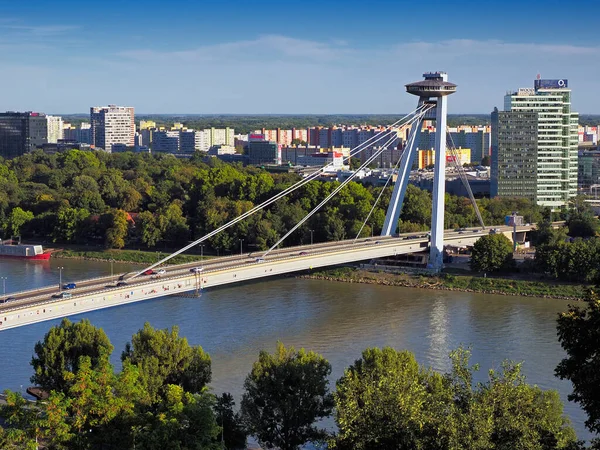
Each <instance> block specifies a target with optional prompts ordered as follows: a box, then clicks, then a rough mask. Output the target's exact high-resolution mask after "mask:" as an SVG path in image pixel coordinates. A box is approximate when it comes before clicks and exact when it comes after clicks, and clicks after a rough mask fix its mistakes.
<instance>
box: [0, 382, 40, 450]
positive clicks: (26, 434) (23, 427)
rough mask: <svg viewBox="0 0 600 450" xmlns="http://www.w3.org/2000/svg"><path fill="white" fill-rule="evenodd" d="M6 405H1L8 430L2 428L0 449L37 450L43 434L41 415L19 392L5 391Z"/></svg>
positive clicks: (0, 415)
mask: <svg viewBox="0 0 600 450" xmlns="http://www.w3.org/2000/svg"><path fill="white" fill-rule="evenodd" d="M4 395H5V404H0V417H2V418H3V419H4V420H5V422H6V426H7V428H6V429H2V428H1V427H0V448H2V449H6V450H13V449H14V450H17V449H27V450H35V449H37V448H38V447H37V439H38V436H40V434H41V430H40V426H41V423H42V422H41V414H40V411H39V410H38V409H37V408H36V407H35V406H34V405H33V404H32V403H31V402H28V401H27V400H25V399H24V398H23V396H22V395H21V394H20V393H18V392H12V391H10V390H6V391H4Z"/></svg>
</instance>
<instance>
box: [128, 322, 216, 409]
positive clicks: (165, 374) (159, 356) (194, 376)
mask: <svg viewBox="0 0 600 450" xmlns="http://www.w3.org/2000/svg"><path fill="white" fill-rule="evenodd" d="M121 360H122V361H123V362H128V363H130V364H132V365H135V366H137V367H138V369H139V373H140V384H141V385H142V386H143V387H144V390H145V392H146V393H147V395H148V401H149V402H151V403H154V402H157V401H158V400H159V399H160V398H161V396H162V395H164V393H165V388H166V386H167V385H178V386H181V387H182V388H183V389H184V390H185V391H187V392H192V393H199V392H201V391H202V389H203V388H204V387H205V386H206V385H207V384H208V383H209V382H210V379H211V361H210V356H209V355H208V354H207V353H205V352H204V350H202V347H200V346H190V345H189V344H188V342H187V339H186V338H183V337H179V329H178V328H177V327H173V328H171V330H168V329H165V330H157V329H155V328H152V326H150V324H149V323H148V322H146V323H145V324H144V328H142V329H141V330H139V331H138V332H137V333H136V334H134V335H133V336H132V338H131V343H127V345H126V346H125V351H124V352H123V354H122V355H121Z"/></svg>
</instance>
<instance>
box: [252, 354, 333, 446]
mask: <svg viewBox="0 0 600 450" xmlns="http://www.w3.org/2000/svg"><path fill="white" fill-rule="evenodd" d="M330 373H331V365H330V364H329V362H327V360H325V359H324V358H323V357H322V356H321V355H318V354H316V353H313V352H308V353H307V352H306V351H305V350H304V349H300V350H299V351H296V350H294V348H293V347H289V348H285V347H284V345H283V344H282V343H281V342H279V343H278V344H277V350H276V352H275V353H274V354H269V353H267V352H266V351H264V350H263V351H261V352H260V354H259V357H258V361H256V362H255V363H254V365H253V366H252V371H251V372H250V374H248V376H247V377H246V380H245V382H244V391H245V392H244V394H243V397H242V407H241V411H242V417H243V420H244V422H245V423H246V426H247V429H248V432H249V433H250V434H253V435H255V436H256V437H257V438H258V440H259V441H260V442H261V443H262V444H264V445H267V446H268V447H278V448H280V449H282V450H292V449H297V448H298V447H299V446H300V445H303V444H305V443H307V442H314V441H320V440H323V439H324V438H325V437H326V432H325V430H322V429H319V428H317V427H316V426H315V425H314V423H315V421H316V420H318V419H321V418H323V417H327V416H329V415H330V414H331V410H332V407H333V398H332V395H331V394H330V393H329V392H328V384H329V382H328V381H327V377H328V376H329V374H330Z"/></svg>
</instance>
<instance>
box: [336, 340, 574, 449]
mask: <svg viewBox="0 0 600 450" xmlns="http://www.w3.org/2000/svg"><path fill="white" fill-rule="evenodd" d="M450 356H451V359H452V362H453V370H452V372H451V373H448V374H444V375H441V374H438V373H435V372H433V371H431V370H430V369H427V368H424V367H422V366H420V365H419V364H418V363H417V362H416V360H415V357H414V355H413V354H412V353H410V352H408V351H396V350H394V349H392V348H389V347H386V348H384V349H377V348H373V349H367V350H365V351H364V352H363V356H362V358H361V359H359V360H357V361H356V362H355V363H354V364H353V365H352V366H350V367H349V368H348V369H346V371H345V373H344V376H343V377H342V378H340V380H338V382H337V386H336V387H337V389H336V392H335V418H336V423H337V425H338V429H339V431H338V433H337V434H336V435H335V436H334V437H333V439H332V440H331V442H330V444H331V446H332V447H333V448H339V449H359V450H375V449H390V450H391V449H399V450H403V449H406V450H408V449H427V450H430V449H439V450H442V449H455V450H458V449H466V448H468V449H481V450H484V449H506V450H509V449H517V448H519V449H544V450H550V449H571V448H576V445H577V441H576V438H575V433H574V431H573V429H572V428H571V426H570V425H569V422H568V420H567V419H566V418H565V416H564V415H563V410H562V403H561V401H560V398H559V396H558V393H557V392H555V391H543V390H541V389H540V388H538V387H536V386H530V385H528V384H527V383H526V382H525V378H524V376H523V375H522V374H521V369H520V368H521V366H520V364H515V363H511V362H505V363H504V364H503V365H502V369H501V370H500V371H495V370H490V372H489V379H488V381H487V382H485V383H479V384H477V385H475V386H474V385H473V381H472V378H473V371H474V370H477V369H478V367H477V366H469V357H470V352H469V351H467V350H464V349H458V350H456V351H454V352H452V353H451V355H450Z"/></svg>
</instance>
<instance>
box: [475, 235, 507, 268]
mask: <svg viewBox="0 0 600 450" xmlns="http://www.w3.org/2000/svg"><path fill="white" fill-rule="evenodd" d="M513 264H514V261H513V246H512V243H511V242H510V239H508V238H507V237H506V236H504V234H501V233H497V234H489V235H487V236H482V237H481V238H479V239H478V240H477V242H475V244H474V245H473V250H472V251H471V270H475V271H477V272H498V271H501V270H507V269H509V268H511V267H512V265H513Z"/></svg>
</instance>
